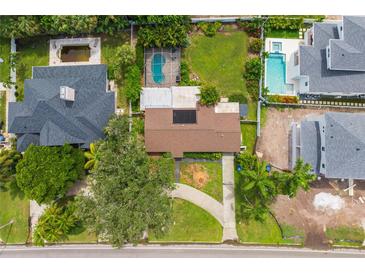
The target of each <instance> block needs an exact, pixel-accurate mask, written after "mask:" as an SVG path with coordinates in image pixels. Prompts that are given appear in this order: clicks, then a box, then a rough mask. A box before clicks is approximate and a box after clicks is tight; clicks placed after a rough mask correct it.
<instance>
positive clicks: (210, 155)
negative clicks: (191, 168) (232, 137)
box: [184, 152, 222, 160]
mask: <svg viewBox="0 0 365 274" xmlns="http://www.w3.org/2000/svg"><path fill="white" fill-rule="evenodd" d="M184 158H191V159H206V160H220V159H222V153H221V152H185V153H184Z"/></svg>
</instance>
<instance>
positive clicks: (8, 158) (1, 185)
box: [0, 149, 22, 191]
mask: <svg viewBox="0 0 365 274" xmlns="http://www.w3.org/2000/svg"><path fill="white" fill-rule="evenodd" d="M21 158H22V155H21V154H20V153H19V152H17V151H16V150H15V149H2V150H0V191H1V190H6V188H7V187H6V184H7V183H11V182H13V181H14V180H15V172H16V170H15V168H16V165H17V163H18V162H19V160H20V159H21Z"/></svg>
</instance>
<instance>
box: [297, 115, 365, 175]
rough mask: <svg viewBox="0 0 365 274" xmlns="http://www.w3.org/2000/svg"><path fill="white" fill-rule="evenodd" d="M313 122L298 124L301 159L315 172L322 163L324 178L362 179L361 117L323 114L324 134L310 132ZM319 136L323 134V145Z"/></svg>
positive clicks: (364, 144)
mask: <svg viewBox="0 0 365 274" xmlns="http://www.w3.org/2000/svg"><path fill="white" fill-rule="evenodd" d="M321 117H323V116H320V117H318V120H320V119H321ZM315 123H316V122H315V121H303V122H301V142H302V147H301V156H302V157H303V159H304V160H305V161H307V162H308V163H311V164H312V165H313V166H316V168H315V172H316V173H319V172H318V170H319V166H318V164H319V162H321V163H323V164H324V165H325V168H324V175H325V176H326V177H327V178H345V179H348V178H352V179H365V168H364V167H365V114H364V113H341V112H328V113H326V114H324V123H325V128H324V132H322V131H320V130H319V127H317V128H316V129H315V131H314V127H313V125H314V124H315ZM320 134H324V144H321V143H320V142H321V140H320V138H319V137H318V136H320ZM318 142H319V143H318ZM321 146H324V148H325V152H322V151H321V149H320V148H321ZM315 151H317V155H316V156H317V159H316V156H315V154H314V153H315Z"/></svg>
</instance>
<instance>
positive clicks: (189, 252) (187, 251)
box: [0, 244, 365, 258]
mask: <svg viewBox="0 0 365 274" xmlns="http://www.w3.org/2000/svg"><path fill="white" fill-rule="evenodd" d="M165 257H167V258H365V251H364V250H362V251H361V250H350V249H348V250H345V249H341V250H340V249H339V250H326V251H323V250H310V249H307V248H288V247H257V246H232V245H224V244H222V245H139V246H129V245H128V246H125V247H123V248H120V249H116V248H112V247H110V246H109V245H58V246H49V247H26V246H6V247H2V248H1V249H0V258H165Z"/></svg>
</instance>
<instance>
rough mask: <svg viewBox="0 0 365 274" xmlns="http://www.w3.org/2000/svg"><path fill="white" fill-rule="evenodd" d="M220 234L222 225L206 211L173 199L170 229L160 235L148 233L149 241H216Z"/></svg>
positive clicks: (219, 239)
mask: <svg viewBox="0 0 365 274" xmlns="http://www.w3.org/2000/svg"><path fill="white" fill-rule="evenodd" d="M222 235H223V229H222V226H221V225H220V223H219V222H218V221H217V220H216V219H215V218H214V217H213V216H211V215H210V214H209V213H208V212H206V211H205V210H203V209H202V208H200V207H198V206H196V205H194V204H192V203H190V202H187V201H184V200H181V199H174V201H173V218H172V224H171V227H170V230H169V231H168V232H167V233H166V234H165V235H163V236H160V237H156V236H155V235H154V234H153V233H149V241H150V242H210V243H218V242H221V240H222Z"/></svg>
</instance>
